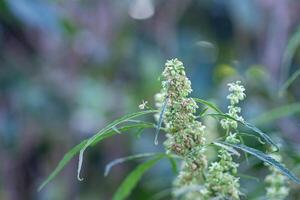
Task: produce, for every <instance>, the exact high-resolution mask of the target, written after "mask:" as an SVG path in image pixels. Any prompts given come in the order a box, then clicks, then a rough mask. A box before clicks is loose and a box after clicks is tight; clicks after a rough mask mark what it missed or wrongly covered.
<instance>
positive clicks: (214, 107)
mask: <svg viewBox="0 0 300 200" xmlns="http://www.w3.org/2000/svg"><path fill="white" fill-rule="evenodd" d="M193 99H194V101H196V102H197V103H200V104H203V105H206V106H207V107H209V108H211V109H213V110H214V111H216V112H217V113H223V112H222V111H221V110H220V109H219V108H218V107H217V106H216V105H214V104H213V103H210V102H208V101H205V100H203V99H200V98H193Z"/></svg>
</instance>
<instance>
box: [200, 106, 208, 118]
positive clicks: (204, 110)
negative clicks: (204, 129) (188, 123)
mask: <svg viewBox="0 0 300 200" xmlns="http://www.w3.org/2000/svg"><path fill="white" fill-rule="evenodd" d="M207 110H208V107H205V108H204V109H203V110H201V112H200V113H199V116H200V117H203V116H204V115H205V113H206V111H207Z"/></svg>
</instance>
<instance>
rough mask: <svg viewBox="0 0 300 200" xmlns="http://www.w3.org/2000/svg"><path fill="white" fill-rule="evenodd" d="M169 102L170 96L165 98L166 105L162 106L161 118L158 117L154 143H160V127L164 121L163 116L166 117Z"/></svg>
mask: <svg viewBox="0 0 300 200" xmlns="http://www.w3.org/2000/svg"><path fill="white" fill-rule="evenodd" d="M167 104H168V98H166V99H165V102H164V105H163V106H162V109H161V112H160V114H159V119H158V123H157V127H156V132H155V138H154V144H155V145H158V135H159V130H160V127H161V125H162V122H163V117H164V113H165V111H166V108H167Z"/></svg>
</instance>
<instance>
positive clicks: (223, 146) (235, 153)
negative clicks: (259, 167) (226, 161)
mask: <svg viewBox="0 0 300 200" xmlns="http://www.w3.org/2000/svg"><path fill="white" fill-rule="evenodd" d="M212 144H214V145H216V146H218V147H221V148H223V149H225V150H227V151H229V152H230V153H232V154H233V155H236V156H237V157H240V156H241V154H240V153H239V152H237V151H236V150H235V149H234V148H232V147H229V146H228V145H224V144H222V143H220V142H213V143H212Z"/></svg>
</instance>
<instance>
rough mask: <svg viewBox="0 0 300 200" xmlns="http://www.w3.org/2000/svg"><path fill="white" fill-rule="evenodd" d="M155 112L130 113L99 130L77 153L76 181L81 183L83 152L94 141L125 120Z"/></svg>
mask: <svg viewBox="0 0 300 200" xmlns="http://www.w3.org/2000/svg"><path fill="white" fill-rule="evenodd" d="M155 112H157V110H146V111H141V112H136V113H131V114H128V115H125V116H123V117H121V118H119V119H117V120H115V121H113V122H112V123H110V124H109V125H107V126H106V127H104V128H103V129H102V130H100V131H99V132H98V133H96V134H95V135H94V136H92V137H91V138H89V139H88V140H87V142H86V144H85V145H84V147H83V148H82V149H81V150H80V152H79V161H78V168H77V179H78V180H79V181H82V180H83V179H82V178H81V177H80V172H81V167H82V163H83V154H84V152H85V150H86V149H87V148H88V147H89V146H90V145H91V144H92V143H93V142H95V141H97V140H99V138H100V139H102V138H104V137H105V136H106V134H108V133H109V132H110V130H111V129H112V128H113V127H115V126H117V125H119V124H121V123H123V122H126V121H127V120H131V119H134V118H136V117H139V116H142V115H145V114H150V113H155Z"/></svg>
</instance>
